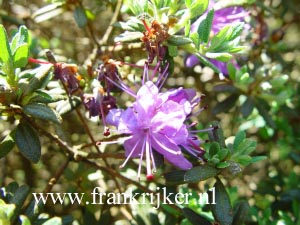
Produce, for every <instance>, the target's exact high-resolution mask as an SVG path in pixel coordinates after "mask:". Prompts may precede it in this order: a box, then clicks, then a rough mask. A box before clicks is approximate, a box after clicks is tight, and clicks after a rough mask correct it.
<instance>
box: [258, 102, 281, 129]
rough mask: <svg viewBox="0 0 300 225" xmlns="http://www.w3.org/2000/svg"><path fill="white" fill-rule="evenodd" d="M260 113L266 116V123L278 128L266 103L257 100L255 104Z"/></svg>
mask: <svg viewBox="0 0 300 225" xmlns="http://www.w3.org/2000/svg"><path fill="white" fill-rule="evenodd" d="M255 106H256V108H257V110H258V112H259V114H260V115H261V116H262V117H263V118H264V120H265V121H266V123H267V124H268V125H269V126H270V127H271V128H276V124H275V122H274V121H273V119H272V117H271V116H270V114H269V113H268V110H267V107H266V104H264V103H263V102H262V101H257V102H256V104H255Z"/></svg>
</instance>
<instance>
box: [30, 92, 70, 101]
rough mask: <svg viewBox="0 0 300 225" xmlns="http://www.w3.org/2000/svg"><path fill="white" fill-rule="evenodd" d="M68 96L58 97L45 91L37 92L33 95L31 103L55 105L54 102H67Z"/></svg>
mask: <svg viewBox="0 0 300 225" xmlns="http://www.w3.org/2000/svg"><path fill="white" fill-rule="evenodd" d="M65 99H66V96H64V95H57V94H55V95H54V94H51V95H49V94H48V93H46V92H44V91H40V90H37V91H35V93H34V94H33V96H32V97H31V98H30V101H29V103H45V104H46V103H53V102H58V101H61V100H65Z"/></svg>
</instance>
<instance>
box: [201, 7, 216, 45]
mask: <svg viewBox="0 0 300 225" xmlns="http://www.w3.org/2000/svg"><path fill="white" fill-rule="evenodd" d="M214 14H215V11H214V10H213V9H211V10H209V12H208V13H207V16H206V18H205V19H204V20H202V21H201V23H200V24H199V27H198V29H197V33H198V34H199V38H200V40H201V41H203V42H205V43H207V42H208V38H209V35H210V30H211V26H212V21H213V19H214Z"/></svg>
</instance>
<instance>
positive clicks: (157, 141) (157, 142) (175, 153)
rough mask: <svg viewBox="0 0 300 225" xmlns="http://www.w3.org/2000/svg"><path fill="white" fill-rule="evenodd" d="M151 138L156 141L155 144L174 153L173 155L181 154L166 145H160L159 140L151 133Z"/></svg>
mask: <svg viewBox="0 0 300 225" xmlns="http://www.w3.org/2000/svg"><path fill="white" fill-rule="evenodd" d="M152 138H153V139H154V141H155V142H156V144H158V145H159V147H161V148H163V149H164V150H165V151H167V152H169V153H171V154H174V155H181V152H180V151H174V150H172V149H169V148H167V147H166V146H164V145H162V144H161V142H160V141H159V140H157V138H155V136H154V135H153V136H152Z"/></svg>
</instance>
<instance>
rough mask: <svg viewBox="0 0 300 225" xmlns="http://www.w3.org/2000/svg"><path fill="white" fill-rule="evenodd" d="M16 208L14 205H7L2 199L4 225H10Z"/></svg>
mask: <svg viewBox="0 0 300 225" xmlns="http://www.w3.org/2000/svg"><path fill="white" fill-rule="evenodd" d="M15 208H16V206H15V205H14V204H6V203H5V202H4V200H2V199H1V198H0V222H3V225H5V224H10V221H9V220H10V218H11V217H12V216H13V214H14V210H15ZM1 219H2V221H1Z"/></svg>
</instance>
